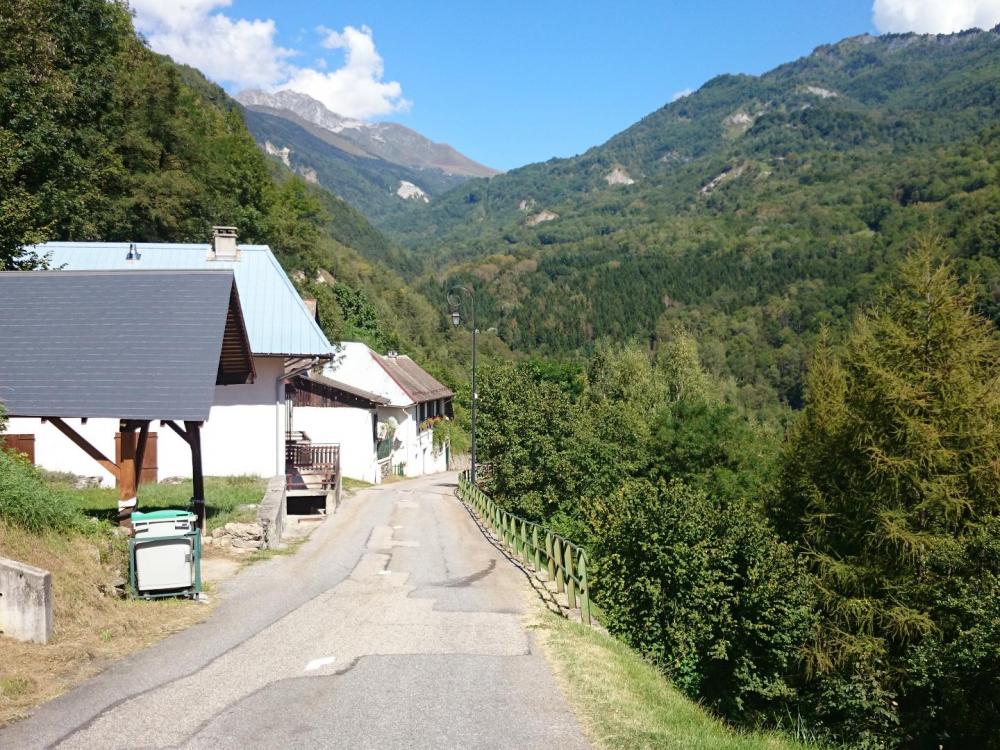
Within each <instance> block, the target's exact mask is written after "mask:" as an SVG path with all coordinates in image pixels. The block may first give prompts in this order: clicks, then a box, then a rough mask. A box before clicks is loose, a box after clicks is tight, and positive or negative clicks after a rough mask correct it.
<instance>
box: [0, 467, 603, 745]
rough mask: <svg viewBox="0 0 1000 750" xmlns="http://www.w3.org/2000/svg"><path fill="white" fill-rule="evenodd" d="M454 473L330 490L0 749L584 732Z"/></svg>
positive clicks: (11, 734) (540, 739)
mask: <svg viewBox="0 0 1000 750" xmlns="http://www.w3.org/2000/svg"><path fill="white" fill-rule="evenodd" d="M454 483H455V475H454V474H439V475H436V476H433V477H427V478H423V479H417V480H411V481H408V482H401V483H398V484H389V485H384V486H382V487H379V488H375V489H371V490H365V491H363V492H361V493H358V494H357V495H355V496H354V497H352V498H349V499H348V500H346V501H345V502H344V503H343V504H342V506H341V508H340V509H339V511H338V512H337V514H336V515H334V516H333V517H331V518H330V519H328V520H327V521H326V522H324V523H323V525H322V527H321V528H319V529H317V531H316V532H315V533H314V534H313V535H312V537H311V538H310V539H309V541H307V542H306V543H305V545H304V546H303V547H302V548H301V549H300V550H299V551H298V552H297V554H295V555H294V556H289V557H283V558H276V559H274V560H271V561H268V562H266V563H261V564H258V565H256V566H254V567H252V568H251V569H249V570H248V571H246V572H244V573H242V574H241V575H239V576H237V577H236V578H233V579H231V580H229V581H228V582H227V583H226V584H225V585H224V586H223V587H222V591H221V594H222V597H223V600H222V602H221V603H220V605H219V607H218V608H217V610H216V611H215V612H214V613H213V615H212V617H211V618H210V619H209V620H208V621H207V622H206V623H204V624H202V625H198V626H195V627H193V628H190V629H189V630H186V631H184V632H182V633H179V634H177V635H175V636H172V637H170V638H168V639H167V640H165V641H162V642H161V643H159V644H157V645H156V646H154V647H152V648H150V649H148V650H146V651H143V652H140V653H139V654H136V655H134V656H132V657H130V658H128V659H126V660H124V661H122V662H119V663H117V664H116V665H114V666H113V667H111V668H110V669H108V670H107V671H106V672H104V673H102V674H101V675H99V676H97V677H95V678H94V679H92V680H90V681H89V682H87V683H85V684H84V685H82V686H80V687H79V688H77V689H75V690H73V691H71V692H69V693H67V694H66V695H63V696H61V697H59V698H57V699H55V700H54V701H51V702H49V703H47V704H45V705H44V706H42V707H41V708H39V709H38V710H37V711H36V712H35V714H34V715H33V716H31V717H29V718H28V719H25V720H24V721H22V722H19V723H17V724H14V725H13V726H11V727H9V728H7V729H6V730H0V748H4V750H7V749H8V748H11V749H13V748H43V747H59V748H85V749H86V750H94V749H97V748H100V749H101V750H105V749H107V750H111V749H113V748H129V749H130V750H132V749H137V748H168V747H169V748H174V747H178V748H212V749H213V750H228V749H229V748H512V749H515V748H516V749H517V750H522V749H523V750H527V749H529V748H546V749H547V750H548V749H549V748H552V747H559V748H561V749H565V750H572V749H574V748H584V747H586V746H587V745H586V742H585V740H584V738H583V735H582V733H581V731H580V728H579V726H578V724H577V722H576V720H575V718H574V717H573V715H572V713H571V712H570V710H569V708H568V706H567V705H566V702H565V700H564V699H563V697H562V696H561V694H560V693H559V690H558V688H557V687H556V684H555V680H554V678H553V676H552V673H551V670H550V668H549V666H548V664H547V663H546V661H545V659H544V657H543V656H542V655H541V654H540V653H539V652H538V650H537V649H536V648H535V644H534V641H533V637H532V635H531V633H530V632H529V631H528V630H526V629H525V627H524V622H523V621H524V615H525V613H527V612H529V611H530V610H532V609H533V608H534V607H536V606H537V604H536V603H535V601H534V600H533V598H532V590H531V588H530V586H529V585H528V584H527V582H526V581H525V579H524V577H523V575H522V573H521V572H520V571H518V570H517V569H516V568H515V567H514V566H513V565H512V564H511V563H510V562H509V561H508V560H507V559H506V558H505V557H504V556H503V555H501V554H500V553H499V552H498V551H497V550H496V549H495V548H494V547H493V546H492V545H490V544H489V543H488V542H487V541H486V540H485V539H484V538H483V537H482V535H481V534H480V532H479V529H478V528H477V527H476V525H475V524H474V523H473V521H472V519H471V518H470V517H469V516H468V514H467V513H466V511H465V508H464V506H462V504H461V503H460V502H459V501H458V500H457V499H456V498H455V496H454Z"/></svg>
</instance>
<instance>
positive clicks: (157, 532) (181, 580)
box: [129, 510, 201, 599]
mask: <svg viewBox="0 0 1000 750" xmlns="http://www.w3.org/2000/svg"><path fill="white" fill-rule="evenodd" d="M132 528H133V536H132V538H131V539H129V568H130V571H129V572H130V578H131V583H132V590H133V591H135V592H136V594H137V595H138V596H140V597H143V598H146V599H151V598H155V597H165V596H191V597H196V596H197V595H198V594H199V593H201V534H200V533H199V531H198V523H197V517H196V516H195V514H194V513H190V512H188V511H186V510H157V511H153V512H151V513H133V514H132Z"/></svg>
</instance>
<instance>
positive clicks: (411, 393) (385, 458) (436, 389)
mask: <svg viewBox="0 0 1000 750" xmlns="http://www.w3.org/2000/svg"><path fill="white" fill-rule="evenodd" d="M323 375H324V376H325V377H327V378H329V379H331V380H334V381H336V382H338V383H342V384H346V385H347V386H349V387H352V388H362V389H364V390H365V391H368V392H369V393H372V394H375V395H377V396H380V397H382V398H384V399H385V400H386V403H384V404H378V405H377V406H376V409H375V414H376V418H377V422H376V427H375V431H376V437H377V439H378V440H377V443H376V452H377V458H378V464H379V473H380V476H385V475H386V474H388V473H394V474H401V475H403V476H407V477H417V476H421V475H423V474H432V473H434V472H438V471H446V470H447V468H448V460H449V455H448V454H449V451H450V446H449V445H447V443H444V444H440V445H435V444H434V432H433V427H434V424H435V423H436V422H437V421H439V420H441V419H446V418H450V417H451V416H452V407H451V402H452V397H453V396H454V394H453V393H452V391H451V390H450V389H449V388H448V387H447V386H446V385H444V384H442V383H440V382H439V381H438V380H436V379H435V378H434V377H432V376H431V375H430V374H429V373H427V372H426V371H425V370H424V369H423V368H421V367H420V366H419V365H418V364H417V363H416V362H414V361H413V360H412V359H410V358H409V357H407V356H406V355H403V354H395V353H392V352H390V353H389V354H387V355H381V354H376V353H375V352H373V351H372V350H371V349H369V348H368V347H367V346H366V345H365V344H361V343H354V342H344V343H342V344H340V349H339V351H338V353H337V355H336V356H335V357H334V359H333V360H332V361H331V362H329V363H328V364H327V365H326V366H325V367H324V369H323Z"/></svg>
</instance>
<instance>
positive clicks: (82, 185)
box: [0, 0, 502, 385]
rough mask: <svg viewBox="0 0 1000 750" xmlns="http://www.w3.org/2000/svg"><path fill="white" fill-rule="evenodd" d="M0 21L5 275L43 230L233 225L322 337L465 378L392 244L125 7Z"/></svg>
mask: <svg viewBox="0 0 1000 750" xmlns="http://www.w3.org/2000/svg"><path fill="white" fill-rule="evenodd" d="M0 16H2V18H0V20H2V25H3V28H4V30H5V33H4V38H5V40H7V42H5V44H4V45H3V46H2V49H0V269H12V268H13V269H16V268H28V267H32V266H35V265H37V264H39V263H44V260H45V259H44V257H39V256H38V254H37V253H35V252H33V251H32V250H31V246H32V245H33V244H35V243H40V242H44V241H45V240H50V239H60V240H69V239H74V240H106V241H115V240H118V241H122V240H126V241H165V242H170V241H174V242H207V241H208V238H209V236H210V230H211V227H212V226H213V225H216V224H228V225H233V226H236V227H237V228H238V229H239V232H240V238H241V241H244V242H264V243H267V244H269V245H271V247H272V248H273V249H274V251H275V253H276V254H277V256H278V258H279V260H280V261H281V262H282V264H283V265H284V266H285V268H286V270H288V271H289V272H290V274H291V275H292V278H293V279H294V280H295V281H296V283H297V284H298V285H299V287H300V289H301V291H302V292H303V294H307V295H311V296H314V297H316V298H317V300H318V302H319V306H318V307H319V316H320V320H321V324H322V326H323V328H324V330H325V331H326V332H327V334H328V335H329V337H330V339H331V340H332V341H338V340H345V339H346V340H362V341H366V342H367V343H369V344H370V345H372V346H373V347H375V348H376V349H379V350H385V349H389V348H391V349H397V350H400V351H404V352H409V353H412V354H413V355H414V356H417V357H418V358H420V359H421V360H422V361H424V362H426V363H427V365H428V366H429V367H430V369H432V370H433V371H435V373H436V374H438V375H439V376H441V377H442V378H444V379H445V380H446V381H448V382H451V383H453V384H455V385H457V384H459V383H460V382H462V381H463V380H464V379H465V378H466V374H465V368H466V365H465V362H466V360H467V358H468V357H467V347H468V338H467V334H464V333H463V332H461V331H452V330H450V329H449V328H448V327H447V322H446V317H445V312H446V308H444V307H441V308H435V307H432V306H431V305H430V304H429V303H428V302H427V300H426V299H425V298H424V297H423V296H422V295H421V294H420V293H418V292H416V291H414V290H413V289H412V288H411V287H410V286H408V285H407V284H406V283H405V282H404V280H403V279H402V278H401V277H400V276H399V275H397V274H396V273H395V272H393V271H392V270H390V269H389V268H388V267H387V266H386V265H384V263H383V262H382V261H385V262H396V263H397V264H400V263H401V262H402V261H401V257H402V256H401V254H400V251H399V250H398V249H396V248H395V247H394V246H393V245H392V244H390V243H389V242H388V241H387V240H386V239H385V238H384V237H383V236H382V235H381V234H380V233H379V232H378V231H377V230H376V229H374V228H373V227H372V226H371V225H370V224H369V223H368V221H367V220H366V219H365V218H364V217H363V216H362V215H361V214H360V213H358V212H357V211H356V210H355V209H354V208H352V207H351V206H349V205H348V204H347V203H345V202H344V201H343V200H341V199H340V198H338V197H336V196H334V195H332V194H331V193H329V192H327V191H325V190H323V189H322V188H319V187H316V186H314V185H309V184H307V183H306V182H305V181H304V180H302V179H301V178H300V177H298V176H295V175H292V173H291V172H290V171H288V170H287V169H286V168H285V167H284V165H282V164H281V163H280V162H278V161H277V160H273V159H268V158H267V157H265V156H264V154H263V153H261V151H260V150H259V149H258V147H257V145H256V143H255V142H254V139H253V137H252V136H251V134H250V133H249V131H248V130H247V128H246V125H245V123H244V120H243V113H242V108H241V107H240V106H239V105H238V104H237V103H236V102H235V101H233V100H232V99H230V98H229V96H228V95H227V94H226V93H225V92H224V91H223V90H222V89H221V88H219V87H218V86H216V85H215V84H212V83H210V82H208V81H207V80H206V79H205V78H204V77H203V76H202V75H201V74H200V73H199V72H198V71H196V70H194V69H192V68H187V67H183V66H178V65H175V64H174V63H173V62H171V61H170V60H169V59H167V58H165V57H162V56H160V55H156V54H154V53H153V52H151V51H150V50H149V49H148V48H147V47H146V46H145V45H144V44H143V43H142V41H141V40H140V39H139V38H138V37H137V36H136V35H135V33H134V31H133V29H132V22H131V17H130V16H129V13H128V10H127V8H126V7H125V5H124V4H123V3H109V2H107V1H106V0H85V1H83V2H76V3H62V2H57V1H56V0H18V2H15V3H9V2H8V3H3V4H0ZM494 348H495V349H497V350H499V351H502V346H500V345H499V342H496V346H495V347H494Z"/></svg>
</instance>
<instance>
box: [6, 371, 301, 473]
mask: <svg viewBox="0 0 1000 750" xmlns="http://www.w3.org/2000/svg"><path fill="white" fill-rule="evenodd" d="M254 367H255V368H256V370H257V378H256V380H255V382H253V383H251V384H249V385H220V386H216V387H215V401H214V404H213V406H212V409H211V411H210V412H209V418H208V421H207V422H205V424H204V425H203V426H202V430H201V454H202V467H203V471H204V473H205V475H206V476H238V475H241V474H251V475H256V476H262V477H270V476H274V475H275V474H282V473H284V440H285V404H284V398H283V397H282V398H279V394H278V380H279V379H280V378H282V376H283V374H284V360H282V359H280V358H275V357H254ZM66 423H67V424H68V425H69V426H70V427H72V428H73V429H74V430H75V431H76V432H78V433H80V435H82V436H83V437H84V438H86V439H87V441H88V442H90V444H91V445H93V446H95V447H96V448H97V449H98V450H100V451H101V452H102V453H104V455H105V456H107V457H108V458H110V459H111V460H112V461H113V460H114V458H115V433H116V432H117V431H118V420H116V419H90V420H88V421H87V424H81V422H80V420H79V419H68V420H66ZM182 426H183V425H182ZM150 431H151V432H158V433H159V438H158V445H157V466H158V467H159V472H158V473H159V478H160V479H165V478H166V477H189V476H191V450H190V448H188V444H187V443H186V442H184V441H183V440H181V438H180V437H178V436H177V435H176V434H175V433H174V432H173V431H172V430H171V429H170V428H169V427H160V423H159V422H153V423H152V424H151V425H150ZM7 432H8V433H31V434H34V435H35V463H36V464H38V465H39V466H42V467H44V468H46V469H50V470H52V471H68V472H71V473H73V474H79V475H82V476H100V477H101V480H102V484H104V485H105V486H113V485H114V478H113V477H112V476H111V474H110V473H108V472H107V471H106V470H104V469H103V468H101V466H100V465H99V464H98V463H97V462H96V461H94V460H93V459H92V458H90V456H88V455H87V454H86V453H84V452H83V451H82V450H80V448H78V447H77V446H76V445H75V444H74V443H73V442H71V441H70V439H69V438H67V437H66V436H65V435H63V434H62V433H61V432H59V430H57V429H56V428H55V427H53V426H52V425H51V424H49V423H45V424H41V422H40V420H38V419H28V418H23V417H13V418H11V419H10V420H9V421H8V424H7Z"/></svg>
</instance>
